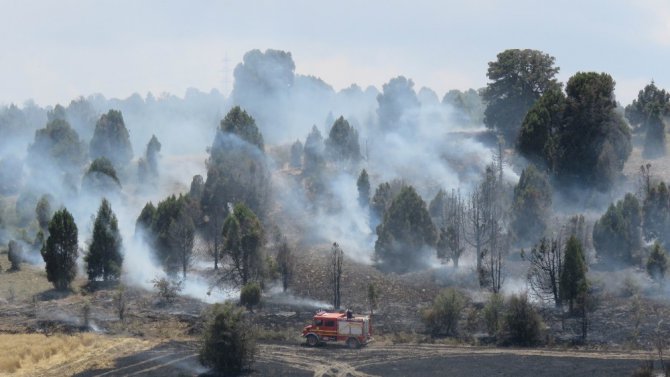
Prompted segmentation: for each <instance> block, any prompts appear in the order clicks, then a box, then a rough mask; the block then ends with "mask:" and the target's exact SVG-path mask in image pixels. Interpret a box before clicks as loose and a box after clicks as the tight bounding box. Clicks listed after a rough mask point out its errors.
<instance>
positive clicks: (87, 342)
mask: <svg viewBox="0 0 670 377" xmlns="http://www.w3.org/2000/svg"><path fill="white" fill-rule="evenodd" d="M155 345H156V342H155V341H154V342H151V341H148V340H141V339H135V338H121V337H111V336H104V335H97V334H90V333H84V334H78V335H53V336H49V337H47V336H44V335H41V334H0V376H4V375H12V376H69V375H72V374H75V373H79V372H82V371H85V370H89V369H98V368H106V367H112V366H113V360H114V359H116V358H119V357H123V356H126V355H129V354H131V353H135V352H139V351H143V350H146V349H149V348H151V347H153V346H155Z"/></svg>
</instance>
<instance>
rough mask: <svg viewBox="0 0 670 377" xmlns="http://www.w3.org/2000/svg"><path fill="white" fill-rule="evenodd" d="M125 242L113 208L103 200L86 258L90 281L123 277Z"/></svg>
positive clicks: (94, 224)
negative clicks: (122, 266) (122, 252)
mask: <svg viewBox="0 0 670 377" xmlns="http://www.w3.org/2000/svg"><path fill="white" fill-rule="evenodd" d="M122 247H123V240H122V238H121V233H120V232H119V225H118V220H117V218H116V215H115V214H114V212H113V211H112V206H111V205H110V204H109V201H107V199H103V200H102V203H100V208H98V214H97V216H96V217H95V221H94V223H93V238H92V240H91V244H90V245H89V247H88V253H87V254H86V255H85V256H84V261H85V262H86V273H87V274H88V280H90V281H95V280H98V279H102V280H104V281H109V280H118V279H119V277H120V276H121V265H122V264H123V255H122V254H121V249H122Z"/></svg>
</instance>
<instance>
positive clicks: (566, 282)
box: [560, 236, 587, 312]
mask: <svg viewBox="0 0 670 377" xmlns="http://www.w3.org/2000/svg"><path fill="white" fill-rule="evenodd" d="M586 269H587V267H586V260H585V258H584V251H583V250H582V244H581V242H579V241H578V240H577V239H576V238H575V236H571V237H570V239H569V240H568V244H567V246H566V247H565V259H564V262H563V270H562V271H561V282H560V290H561V301H563V302H566V301H567V302H568V303H569V305H570V312H572V309H573V305H574V302H575V300H576V299H577V298H578V297H579V296H580V294H582V293H584V292H583V290H584V289H585V288H586V286H587V285H586V284H585V282H586Z"/></svg>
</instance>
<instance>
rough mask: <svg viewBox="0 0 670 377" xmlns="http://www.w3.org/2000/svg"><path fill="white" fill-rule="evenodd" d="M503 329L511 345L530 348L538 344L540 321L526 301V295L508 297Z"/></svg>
mask: <svg viewBox="0 0 670 377" xmlns="http://www.w3.org/2000/svg"><path fill="white" fill-rule="evenodd" d="M505 328H506V330H507V332H508V335H509V341H510V343H512V344H516V345H521V346H532V345H535V344H537V343H539V342H540V335H541V332H542V330H541V329H542V320H541V318H540V315H539V314H537V312H536V311H535V308H533V305H532V304H531V303H530V302H529V301H528V295H526V294H521V295H518V296H517V295H513V296H512V297H510V299H509V303H508V308H507V315H506V316H505Z"/></svg>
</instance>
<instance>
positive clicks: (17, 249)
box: [7, 240, 23, 271]
mask: <svg viewBox="0 0 670 377" xmlns="http://www.w3.org/2000/svg"><path fill="white" fill-rule="evenodd" d="M22 254H23V248H22V247H21V244H19V243H18V242H16V241H14V240H11V241H9V250H8V251H7V258H8V259H9V263H10V264H11V267H10V268H9V270H10V271H19V270H20V269H21V262H22V259H23V258H22Z"/></svg>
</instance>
